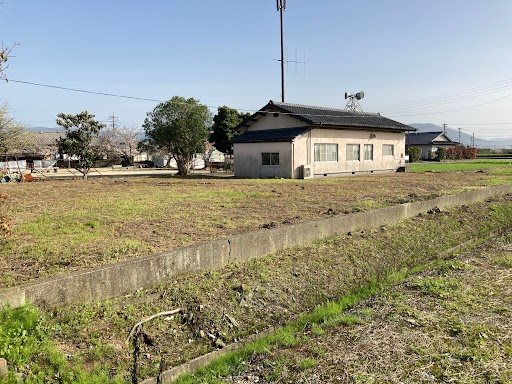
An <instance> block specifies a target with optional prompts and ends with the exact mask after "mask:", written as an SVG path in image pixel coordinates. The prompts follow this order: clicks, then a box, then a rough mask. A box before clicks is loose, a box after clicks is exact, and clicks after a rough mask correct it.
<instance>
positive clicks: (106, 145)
mask: <svg viewBox="0 0 512 384" xmlns="http://www.w3.org/2000/svg"><path fill="white" fill-rule="evenodd" d="M141 134H142V132H141V130H140V129H139V128H134V127H126V126H123V127H120V128H117V127H116V128H113V129H112V128H110V129H105V130H104V131H103V132H102V133H101V135H100V137H99V142H100V146H101V148H102V151H104V152H106V153H107V154H108V153H113V154H116V155H120V156H121V157H123V158H124V160H125V161H126V162H127V163H129V164H133V157H134V156H135V155H136V154H137V153H138V151H137V145H138V144H139V141H140V136H141Z"/></svg>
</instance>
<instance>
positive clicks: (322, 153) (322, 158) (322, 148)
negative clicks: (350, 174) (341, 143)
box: [313, 143, 339, 163]
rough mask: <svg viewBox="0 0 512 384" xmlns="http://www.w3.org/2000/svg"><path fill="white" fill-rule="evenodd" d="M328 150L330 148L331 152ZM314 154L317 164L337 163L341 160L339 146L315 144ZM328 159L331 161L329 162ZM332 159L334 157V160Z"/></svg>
mask: <svg viewBox="0 0 512 384" xmlns="http://www.w3.org/2000/svg"><path fill="white" fill-rule="evenodd" d="M328 148H330V149H331V151H328ZM334 148H335V149H336V150H335V151H333V149H334ZM313 154H314V159H315V163H337V162H338V159H339V151H338V144H335V143H315V144H314V146H313ZM317 155H318V156H317ZM333 155H334V156H333ZM328 157H329V159H328V160H327V158H328ZM332 157H334V159H332Z"/></svg>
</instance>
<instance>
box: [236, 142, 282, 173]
mask: <svg viewBox="0 0 512 384" xmlns="http://www.w3.org/2000/svg"><path fill="white" fill-rule="evenodd" d="M291 148H292V145H291V143H288V142H285V143H235V144H234V145H233V154H234V159H235V176H236V177H264V178H273V177H279V178H280V177H283V178H291V177H292V150H291ZM262 152H271V153H276V152H277V153H279V165H261V153H262Z"/></svg>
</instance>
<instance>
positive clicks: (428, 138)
mask: <svg viewBox="0 0 512 384" xmlns="http://www.w3.org/2000/svg"><path fill="white" fill-rule="evenodd" d="M458 144H459V143H457V142H455V141H452V140H451V139H450V138H449V137H448V135H447V134H446V133H443V132H442V131H436V132H413V133H408V134H407V135H406V136H405V146H406V148H409V147H418V148H421V159H422V160H431V159H434V158H435V157H436V155H435V154H436V152H437V150H438V148H453V147H455V146H457V145H458Z"/></svg>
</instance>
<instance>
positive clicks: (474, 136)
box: [473, 132, 475, 148]
mask: <svg viewBox="0 0 512 384" xmlns="http://www.w3.org/2000/svg"><path fill="white" fill-rule="evenodd" d="M473 148H475V132H473Z"/></svg>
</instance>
